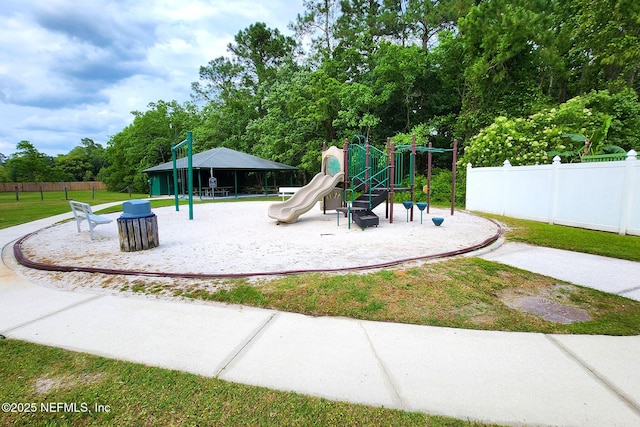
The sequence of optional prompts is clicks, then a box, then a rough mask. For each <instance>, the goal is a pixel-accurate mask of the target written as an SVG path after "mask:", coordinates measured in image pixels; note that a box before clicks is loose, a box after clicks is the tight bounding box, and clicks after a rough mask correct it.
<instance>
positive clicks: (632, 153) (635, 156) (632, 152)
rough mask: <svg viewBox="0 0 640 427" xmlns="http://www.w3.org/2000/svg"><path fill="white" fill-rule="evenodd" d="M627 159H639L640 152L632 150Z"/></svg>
mask: <svg viewBox="0 0 640 427" xmlns="http://www.w3.org/2000/svg"><path fill="white" fill-rule="evenodd" d="M627 160H638V153H637V152H636V150H630V151H629V152H628V153H627Z"/></svg>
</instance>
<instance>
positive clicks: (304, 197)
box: [268, 172, 344, 224]
mask: <svg viewBox="0 0 640 427" xmlns="http://www.w3.org/2000/svg"><path fill="white" fill-rule="evenodd" d="M343 180H344V173H342V172H340V173H337V174H335V175H333V176H332V175H327V174H325V173H324V172H320V173H318V174H317V175H316V176H314V177H313V179H312V180H311V182H309V183H308V184H307V185H305V186H304V187H302V188H300V189H299V190H298V191H297V192H296V193H295V194H294V195H293V196H291V198H290V199H289V200H286V201H284V202H280V203H274V204H272V205H271V206H269V212H268V213H269V217H271V218H273V219H275V220H276V221H278V222H284V223H288V224H291V223H294V222H296V221H297V220H298V217H299V216H300V215H302V214H304V213H305V212H308V211H309V210H310V209H311V208H313V206H314V205H315V204H316V203H317V202H318V200H320V198H321V197H324V196H326V195H327V194H329V193H330V192H331V190H333V189H334V188H335V187H336V185H338V183H340V182H342V181H343Z"/></svg>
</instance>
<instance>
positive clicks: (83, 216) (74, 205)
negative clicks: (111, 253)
mask: <svg viewBox="0 0 640 427" xmlns="http://www.w3.org/2000/svg"><path fill="white" fill-rule="evenodd" d="M69 205H70V206H71V211H72V212H73V217H74V218H75V220H76V226H77V227H78V233H80V223H81V222H82V221H85V220H86V221H87V223H89V234H90V235H91V240H93V229H94V228H95V227H96V226H97V225H100V224H109V223H110V222H112V221H113V220H111V219H109V218H105V217H103V216H100V215H96V214H94V213H93V211H92V210H91V205H89V204H87V203H82V202H76V201H74V200H71V201H70V202H69Z"/></svg>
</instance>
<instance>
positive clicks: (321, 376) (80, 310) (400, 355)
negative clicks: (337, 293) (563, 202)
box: [0, 218, 640, 426]
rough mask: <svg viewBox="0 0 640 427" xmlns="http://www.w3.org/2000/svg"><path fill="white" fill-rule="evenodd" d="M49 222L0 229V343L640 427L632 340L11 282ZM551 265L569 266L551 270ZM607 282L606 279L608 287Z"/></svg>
mask: <svg viewBox="0 0 640 427" xmlns="http://www.w3.org/2000/svg"><path fill="white" fill-rule="evenodd" d="M59 219H60V218H49V219H47V220H42V221H38V222H36V223H30V224H25V225H22V226H18V227H13V228H10V229H6V230H0V243H1V245H2V246H3V247H5V250H4V253H3V261H4V262H3V264H2V265H0V333H2V334H3V335H5V336H7V337H8V338H14V339H21V340H26V341H31V342H36V343H41V344H46V345H52V346H56V347H62V348H67V349H71V350H77V351H83V352H88V353H92V354H99V355H103V356H107V357H111V358H116V359H122V360H129V361H134V362H141V363H145V364H148V365H154V366H161V367H166V368H171V369H179V370H183V371H188V372H193V373H196V374H201V375H206V376H214V377H218V378H221V379H223V380H228V381H234V382H239V383H244V384H252V385H260V386H265V387H270V388H274V389H281V390H292V391H297V392H300V393H305V394H310V395H315V396H322V397H326V398H329V399H335V400H343V401H349V402H358V403H365V404H371V405H376V406H385V407H392V408H401V409H404V410H408V411H423V412H427V413H430V414H440V415H448V416H453V417H456V418H461V419H474V420H481V421H486V422H494V423H500V424H511V425H554V426H556V425H561V426H631V425H640V357H638V355H640V337H608V336H578V335H545V334H537V333H506V332H491V331H472V330H460V329H452V328H438V327H426V326H415V325H403V324H393V323H384V322H369V321H358V320H351V319H345V318H330V317H321V318H317V317H310V316H304V315H298V314H291V313H283V312H277V311H272V310H262V309H255V308H249V307H240V306H228V305H222V304H204V303H202V304H199V303H182V302H172V301H161V300H153V299H148V298H123V297H115V296H107V295H95V294H90V293H77V292H66V291H61V290H56V289H50V288H47V287H43V286H39V285H36V284H34V283H31V282H29V281H27V280H25V279H24V278H22V277H21V276H18V275H16V274H15V273H14V272H13V270H12V268H14V265H13V264H12V263H14V262H15V260H14V259H13V256H12V252H11V249H12V244H11V243H12V241H13V240H15V239H16V238H19V237H22V236H23V235H25V234H27V233H29V232H31V231H35V230H37V229H39V228H41V227H43V226H46V225H49V224H51V223H53V222H55V221H56V220H59ZM482 256H483V257H484V258H486V259H492V260H494V261H498V262H505V263H509V264H512V265H517V266H519V267H521V268H528V269H532V270H534V271H538V270H540V272H542V273H543V274H549V275H556V274H557V275H560V273H562V275H563V276H562V277H559V278H561V279H563V280H569V281H572V282H574V283H577V284H582V283H580V281H581V280H583V278H582V277H583V276H584V274H581V275H578V274H576V275H571V274H570V271H569V270H568V269H569V268H570V267H571V266H572V265H573V266H577V267H578V268H583V267H584V265H589V266H594V268H596V269H597V270H602V271H603V274H604V277H605V278H606V277H616V279H615V280H612V281H610V283H612V284H613V285H615V286H613V285H612V286H613V287H612V288H610V289H611V290H613V291H614V292H617V293H621V294H624V295H626V296H634V297H636V298H637V295H638V294H637V292H638V289H637V280H638V279H637V278H638V277H640V275H638V263H627V262H621V263H620V262H618V261H616V260H610V259H607V258H602V257H596V258H591V256H584V255H581V254H575V253H567V252H565V251H556V250H547V249H546V248H533V247H527V246H512V244H508V245H504V246H503V247H502V248H501V249H498V250H496V251H493V252H489V253H485V254H484V255H482ZM567 257H571V258H567ZM558 259H561V262H562V260H565V261H567V260H569V259H570V261H569V262H566V263H564V264H565V265H564V266H562V268H560V269H555V268H553V266H554V265H557V264H556V261H557V260H558ZM582 260H585V261H582ZM525 263H528V264H525ZM523 265H526V267H524V266H523ZM623 269H624V270H623ZM614 271H615V272H616V276H610V275H612V274H614V273H613V272H614ZM579 276H580V277H579ZM589 277H590V275H589ZM576 278H577V279H576ZM618 278H619V279H618ZM634 278H635V279H634ZM621 280H631V281H630V282H624V283H622V282H621ZM634 280H635V282H634ZM601 283H602V282H599V283H598V285H600V284H601ZM608 283H609V282H608ZM106 403H108V402H106Z"/></svg>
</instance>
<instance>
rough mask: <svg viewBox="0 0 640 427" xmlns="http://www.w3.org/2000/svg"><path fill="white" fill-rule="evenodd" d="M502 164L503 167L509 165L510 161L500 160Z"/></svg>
mask: <svg viewBox="0 0 640 427" xmlns="http://www.w3.org/2000/svg"><path fill="white" fill-rule="evenodd" d="M502 165H503V166H505V167H508V166H511V162H510V161H509V160H508V159H507V160H505V161H504V162H502Z"/></svg>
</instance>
